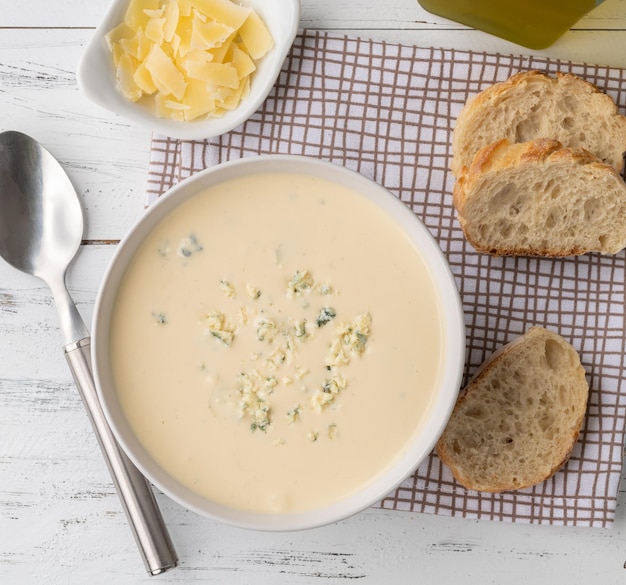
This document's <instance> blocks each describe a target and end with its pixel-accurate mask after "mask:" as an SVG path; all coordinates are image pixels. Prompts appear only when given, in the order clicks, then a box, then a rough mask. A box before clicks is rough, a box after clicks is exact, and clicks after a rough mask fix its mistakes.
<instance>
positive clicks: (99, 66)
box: [76, 0, 300, 140]
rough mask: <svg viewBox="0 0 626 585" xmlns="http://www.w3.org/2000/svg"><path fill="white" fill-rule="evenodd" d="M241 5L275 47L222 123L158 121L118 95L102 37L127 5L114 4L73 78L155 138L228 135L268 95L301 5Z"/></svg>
mask: <svg viewBox="0 0 626 585" xmlns="http://www.w3.org/2000/svg"><path fill="white" fill-rule="evenodd" d="M241 3H242V4H247V5H249V6H252V7H253V8H254V9H255V10H256V11H257V12H258V14H259V15H260V16H261V18H263V20H264V22H265V24H266V25H267V27H268V29H269V31H270V33H271V34H272V37H273V38H274V47H273V49H272V50H271V51H270V52H269V53H268V54H267V55H266V56H265V57H263V58H262V59H261V60H260V61H259V63H258V66H257V70H256V71H255V72H254V74H253V77H252V79H251V83H250V95H249V96H248V97H247V98H246V99H245V100H242V101H241V103H240V104H239V106H238V107H237V108H236V109H235V110H233V111H230V112H227V113H226V114H225V115H224V116H223V117H220V118H207V119H203V120H193V121H191V122H180V121H177V120H169V119H164V118H158V117H156V116H155V115H153V114H152V113H150V112H149V111H148V109H147V108H145V107H144V106H142V105H141V104H136V103H133V102H130V101H128V100H127V99H126V98H124V97H123V96H122V95H121V94H120V93H119V92H118V91H117V89H116V86H115V69H114V67H113V59H112V57H111V52H110V51H109V48H108V47H107V43H106V40H105V36H106V34H107V33H108V32H109V31H110V30H111V29H113V28H114V27H115V26H116V25H118V24H119V23H120V22H121V21H122V20H123V17H124V13H125V12H126V8H127V6H128V4H129V0H113V2H112V3H111V5H110V7H109V9H108V11H107V12H106V14H105V16H104V18H103V19H102V21H101V22H100V24H99V25H98V27H97V28H96V31H95V33H94V35H93V37H92V38H91V40H90V41H89V43H88V44H87V46H86V47H85V51H84V53H83V55H82V57H81V60H80V62H79V64H78V69H77V73H76V76H77V80H78V85H79V87H80V89H81V90H82V92H83V93H84V94H85V96H86V97H87V98H89V99H90V100H91V101H93V102H94V103H96V104H98V105H99V106H101V107H103V108H105V109H107V110H110V111H112V112H114V113H116V114H119V115H120V116H124V117H125V118H127V119H128V120H130V121H132V122H133V123H135V124H137V125H139V126H143V127H145V128H147V129H148V130H151V131H153V132H158V133H159V134H164V135H166V136H171V137H173V138H180V139H183V140H202V139H204V138H212V137H214V136H219V135H220V134H225V133H226V132H229V131H230V130H232V129H233V128H236V127H237V126H239V125H240V124H242V123H243V122H245V121H246V120H247V119H248V118H249V117H250V116H251V115H252V114H253V113H254V112H256V110H257V109H258V108H259V106H260V105H261V104H262V103H263V101H264V100H265V98H266V97H267V95H268V94H269V92H270V91H271V89H272V87H273V86H274V83H275V82H276V79H277V78H278V75H279V73H280V70H281V67H282V65H283V62H284V61H285V58H286V56H287V53H288V52H289V50H290V48H291V45H292V43H293V40H294V38H295V36H296V33H297V30H298V25H299V22H300V0H271V1H269V2H268V1H264V0H241Z"/></svg>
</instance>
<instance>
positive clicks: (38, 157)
mask: <svg viewBox="0 0 626 585" xmlns="http://www.w3.org/2000/svg"><path fill="white" fill-rule="evenodd" d="M0 165H1V167H2V172H0V209H2V214H0V256H2V257H3V258H4V259H5V260H6V261H7V262H8V263H9V264H11V265H12V266H13V267H14V268H17V269H18V270H21V271H22V272H26V273H27V274H32V275H34V276H38V277H40V278H41V279H43V280H44V281H47V280H48V279H51V280H53V279H55V278H58V276H59V274H64V273H65V270H66V268H67V266H68V264H69V263H70V262H71V261H72V259H73V258H74V256H75V255H76V252H77V251H78V248H79V246H80V242H81V238H82V233H83V215H82V211H81V207H80V203H79V201H78V198H77V196H76V192H75V191H74V187H73V186H72V184H71V182H70V180H69V178H68V176H67V175H66V173H65V172H64V171H63V169H62V167H61V165H59V163H58V162H57V160H56V159H55V158H54V157H53V156H52V155H51V154H50V153H49V152H48V151H47V150H46V149H45V148H43V147H42V146H41V145H40V144H39V143H38V142H36V141H35V140H33V139H32V138H30V137H28V136H27V135H25V134H22V133H20V132H14V131H8V132H3V133H2V134H0ZM44 179H45V180H44Z"/></svg>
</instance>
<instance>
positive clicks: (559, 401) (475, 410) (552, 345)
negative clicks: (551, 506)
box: [437, 327, 589, 492]
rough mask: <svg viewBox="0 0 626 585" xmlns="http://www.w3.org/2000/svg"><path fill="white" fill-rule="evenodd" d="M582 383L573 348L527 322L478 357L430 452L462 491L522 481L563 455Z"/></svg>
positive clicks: (582, 398) (582, 397) (571, 441)
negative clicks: (519, 333)
mask: <svg viewBox="0 0 626 585" xmlns="http://www.w3.org/2000/svg"><path fill="white" fill-rule="evenodd" d="M588 394H589V385H588V383H587V380H586V379H585V371H584V369H583V367H582V365H581V363H580V358H579V356H578V354H577V352H576V350H575V349H574V348H573V347H572V346H571V345H570V344H569V343H568V342H567V341H565V340H564V339H563V338H562V337H561V336H560V335H557V334H556V333H553V332H551V331H548V330H547V329H544V328H542V327H532V328H531V329H529V330H528V332H527V333H526V334H525V335H522V336H521V337H518V338H517V339H516V340H515V341H513V342H511V343H509V344H508V345H505V346H504V347H502V348H500V349H499V350H498V351H496V352H495V353H494V354H493V355H492V356H491V358H489V359H488V360H487V361H485V362H484V364H483V365H482V366H481V368H480V369H479V370H478V372H477V373H476V375H475V376H474V378H473V379H472V380H471V381H470V383H469V384H468V386H467V388H466V389H465V392H464V393H463V394H462V395H461V396H460V398H459V399H458V401H457V404H456V406H455V408H454V411H453V413H452V416H451V418H450V421H449V422H448V425H447V427H446V429H445V430H444V432H443V434H442V436H441V438H440V440H439V442H438V444H437V454H438V455H439V457H440V458H441V459H442V461H443V462H444V463H445V464H446V465H448V466H449V467H450V469H451V470H452V473H453V475H454V477H455V478H456V479H457V481H458V482H459V483H461V484H462V485H463V486H465V487H466V488H467V489H470V490H478V491H485V492H501V491H508V490H517V489H522V488H525V487H529V486H532V485H535V484H537V483H540V482H542V481H545V480H546V479H548V478H550V477H551V476H552V475H554V474H555V473H556V472H557V471H558V470H559V469H560V468H561V467H562V466H563V465H564V464H565V462H566V461H567V460H568V459H569V457H570V455H571V452H572V450H573V448H574V445H575V443H576V441H577V440H578V435H579V432H580V429H581V426H582V423H583V419H584V416H585V411H586V409H587V398H588Z"/></svg>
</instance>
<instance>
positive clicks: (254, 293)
mask: <svg viewBox="0 0 626 585" xmlns="http://www.w3.org/2000/svg"><path fill="white" fill-rule="evenodd" d="M246 292H247V293H248V296H249V297H250V298H251V299H252V300H253V301H256V300H257V299H258V298H260V297H261V291H260V289H258V288H257V287H256V286H252V285H251V284H250V283H249V282H248V283H247V284H246Z"/></svg>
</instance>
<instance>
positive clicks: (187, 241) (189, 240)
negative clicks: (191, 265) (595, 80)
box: [177, 234, 203, 258]
mask: <svg viewBox="0 0 626 585" xmlns="http://www.w3.org/2000/svg"><path fill="white" fill-rule="evenodd" d="M202 249H203V248H202V245H201V244H200V242H199V241H198V238H196V236H195V235H194V234H190V235H189V236H187V237H186V238H183V239H182V240H181V241H180V242H179V244H178V248H177V252H178V255H179V256H182V257H184V258H189V256H193V255H194V254H196V253H197V252H202Z"/></svg>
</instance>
